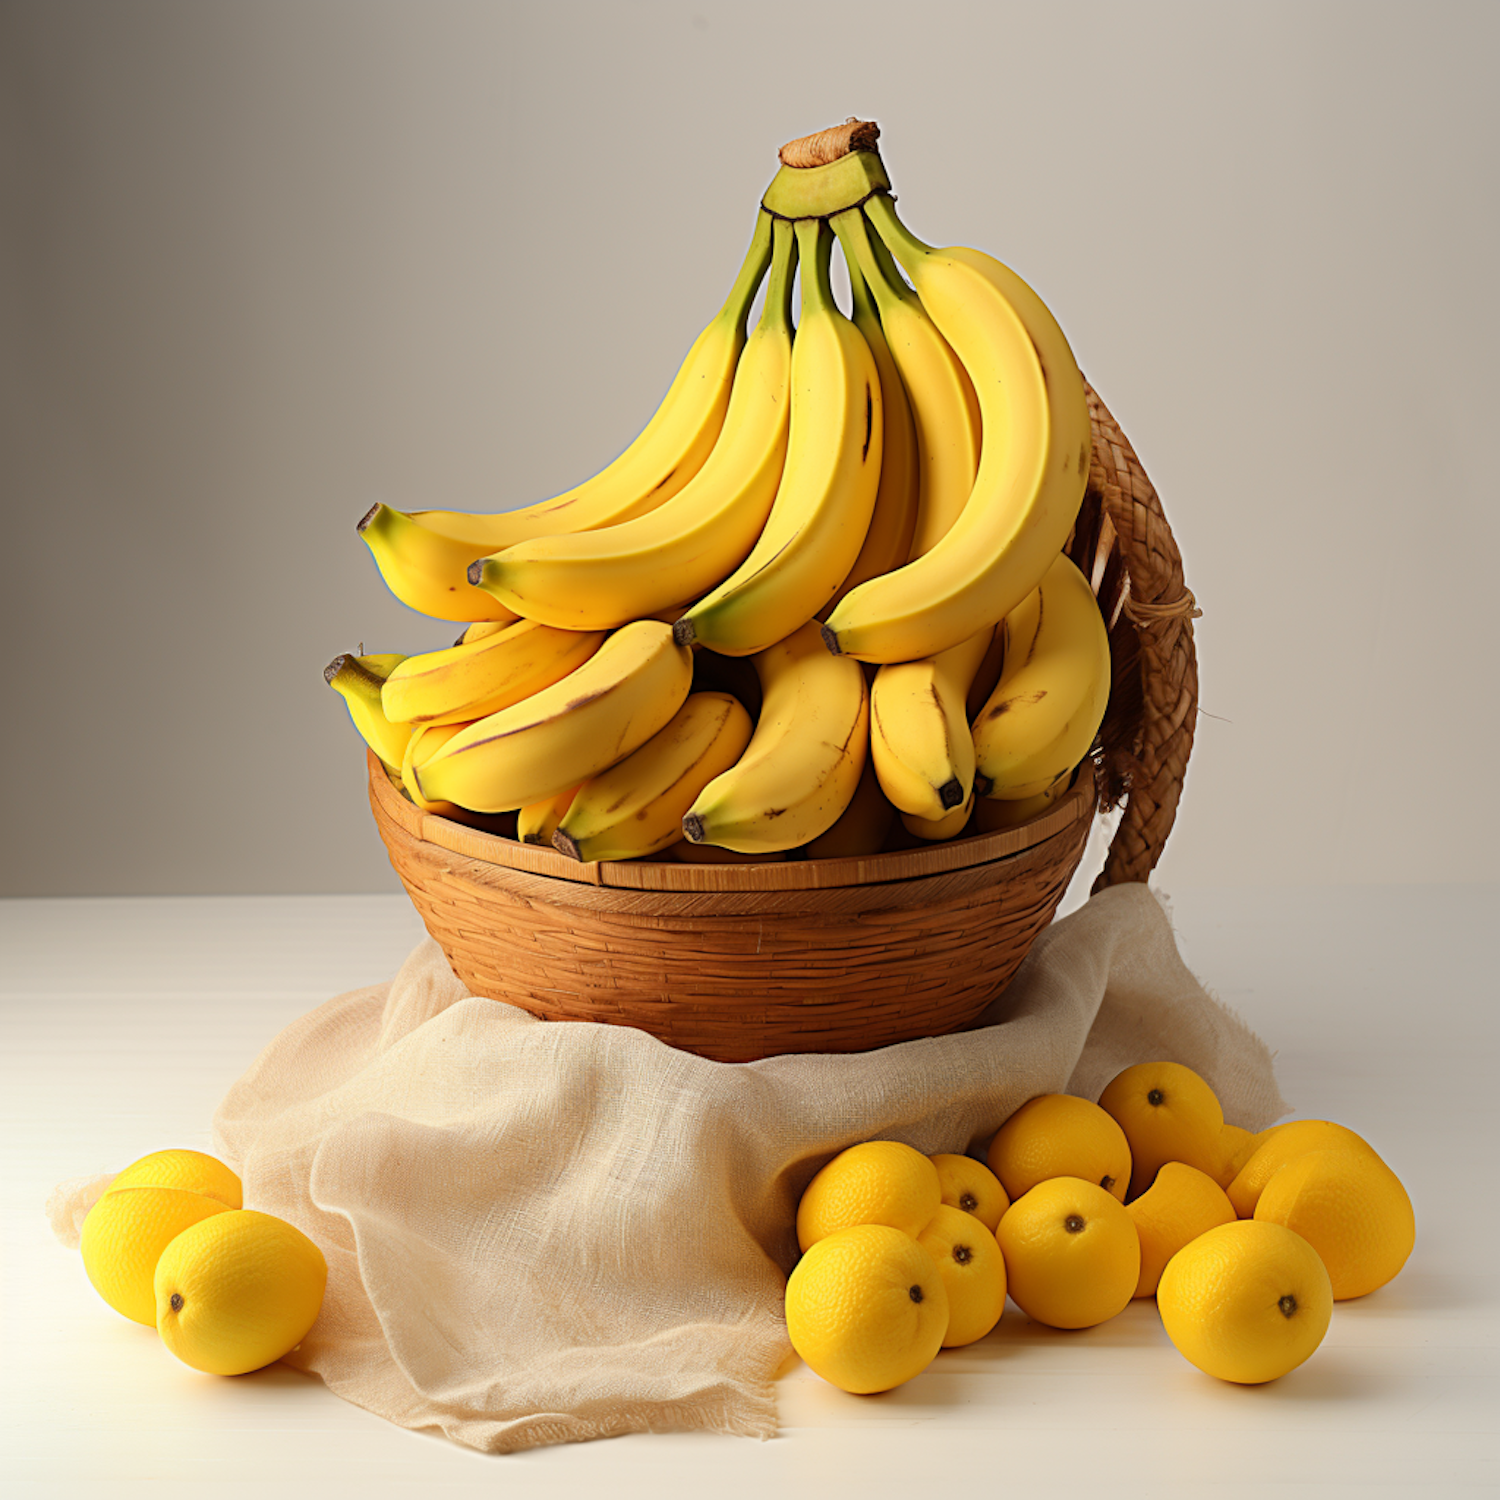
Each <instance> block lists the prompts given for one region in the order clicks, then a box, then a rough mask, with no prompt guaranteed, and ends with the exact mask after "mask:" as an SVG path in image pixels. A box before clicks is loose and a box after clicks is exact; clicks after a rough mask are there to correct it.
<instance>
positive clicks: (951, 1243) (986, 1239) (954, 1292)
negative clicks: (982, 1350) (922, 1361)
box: [917, 1203, 1005, 1349]
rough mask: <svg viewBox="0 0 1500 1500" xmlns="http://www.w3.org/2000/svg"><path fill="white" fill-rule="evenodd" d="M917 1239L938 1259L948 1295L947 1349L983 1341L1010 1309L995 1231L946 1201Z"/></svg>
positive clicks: (944, 1340) (945, 1336) (945, 1340)
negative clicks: (1007, 1305) (1002, 1315)
mask: <svg viewBox="0 0 1500 1500" xmlns="http://www.w3.org/2000/svg"><path fill="white" fill-rule="evenodd" d="M917 1243H918V1244H919V1245H920V1246H921V1247H922V1248H923V1249H924V1250H925V1251H926V1252H927V1253H928V1254H929V1255H930V1256H931V1257H932V1258H933V1260H934V1261H935V1262H936V1263H937V1268H938V1275H940V1276H941V1277H942V1278H943V1288H944V1290H945V1291H946V1292H947V1293H948V1332H947V1333H946V1334H945V1335H944V1336H943V1348H945V1349H958V1348H961V1347H962V1346H963V1345H964V1344H972V1343H975V1342H976V1341H977V1340H979V1339H982V1338H983V1337H984V1336H985V1334H987V1333H988V1332H989V1331H990V1329H992V1328H993V1327H994V1326H995V1324H996V1323H998V1322H999V1321H1000V1314H1001V1313H1003V1312H1004V1311H1005V1260H1004V1257H1002V1256H1001V1254H1000V1246H999V1245H998V1244H997V1243H996V1240H995V1235H994V1231H993V1230H989V1229H986V1228H985V1227H984V1225H983V1224H982V1223H981V1222H980V1220H979V1219H978V1218H976V1217H975V1216H974V1215H973V1214H971V1213H965V1212H964V1210H963V1209H961V1208H953V1207H952V1206H951V1205H949V1204H947V1203H945V1204H943V1206H942V1207H941V1208H940V1209H938V1211H937V1214H936V1216H935V1217H934V1218H933V1221H932V1223H930V1224H929V1225H928V1226H927V1228H926V1229H924V1230H923V1231H922V1232H921V1234H919V1235H918V1236H917Z"/></svg>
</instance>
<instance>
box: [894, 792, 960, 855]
mask: <svg viewBox="0 0 1500 1500" xmlns="http://www.w3.org/2000/svg"><path fill="white" fill-rule="evenodd" d="M974 801H975V798H974V793H973V792H972V791H971V792H970V793H969V795H968V798H967V799H966V800H965V801H964V802H962V803H960V804H959V806H957V807H955V808H953V809H952V810H951V811H949V812H945V813H944V814H943V815H942V817H940V818H920V817H918V816H917V815H916V814H915V813H909V812H904V813H902V814H901V822H902V824H903V826H904V827H905V829H906V831H907V832H908V833H910V834H914V835H915V836H916V837H917V838H919V839H926V840H927V842H928V843H930V844H936V843H941V842H942V841H943V840H945V839H956V838H957V837H958V836H959V834H961V833H962V832H963V831H964V830H965V829H966V828H967V827H968V826H969V819H970V818H971V817H973V815H974Z"/></svg>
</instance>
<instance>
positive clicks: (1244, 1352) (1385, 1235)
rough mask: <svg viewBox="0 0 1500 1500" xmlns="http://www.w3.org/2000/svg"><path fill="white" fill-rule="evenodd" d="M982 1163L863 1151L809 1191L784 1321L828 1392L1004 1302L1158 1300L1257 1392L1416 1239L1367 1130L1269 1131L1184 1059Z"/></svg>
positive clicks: (1019, 1125) (1038, 1108)
mask: <svg viewBox="0 0 1500 1500" xmlns="http://www.w3.org/2000/svg"><path fill="white" fill-rule="evenodd" d="M987 1163H988V1164H987V1165H986V1164H985V1163H982V1162H980V1161H978V1160H977V1159H975V1158H973V1157H969V1156H953V1155H940V1156H932V1157H926V1156H923V1155H921V1154H920V1153H919V1152H917V1151H915V1150H913V1149H912V1147H910V1146H906V1145H902V1144H901V1143H899V1142H896V1141H867V1142H863V1143H861V1144H860V1145H857V1146H851V1147H849V1148H848V1150H846V1151H843V1152H841V1153H840V1154H839V1155H838V1156H836V1157H834V1158H833V1160H832V1161H830V1162H829V1163H828V1164H827V1165H826V1166H824V1167H823V1169H822V1170H821V1171H820V1172H819V1173H818V1174H817V1176H815V1177H814V1178H813V1179H812V1181H811V1182H810V1183H809V1184H808V1186H807V1189H806V1191H805V1192H804V1193H803V1195H802V1199H801V1202H800V1203H799V1204H798V1207H797V1243H798V1245H799V1247H800V1248H801V1250H802V1252H803V1253H802V1257H801V1259H800V1260H799V1261H798V1262H797V1264H796V1266H795V1267H794V1268H793V1270H792V1274H791V1276H790V1277H789V1278H788V1280H787V1287H786V1321H787V1332H788V1334H789V1336H790V1338H791V1341H792V1347H793V1348H794V1349H796V1351H797V1353H798V1354H799V1355H801V1356H802V1358H803V1360H805V1361H806V1363H807V1364H808V1365H809V1366H810V1367H811V1368H812V1369H813V1370H814V1371H816V1372H817V1373H818V1374H819V1375H821V1376H822V1377H823V1378H824V1379H825V1380H828V1381H831V1382H832V1383H833V1384H834V1385H837V1386H839V1387H841V1388H842V1389H843V1390H846V1391H852V1392H856V1393H859V1394H867V1393H871V1392H875V1391H886V1390H890V1389H892V1388H893V1387H894V1386H897V1385H900V1384H901V1383H902V1382H904V1381H906V1380H909V1379H911V1378H912V1377H913V1376H914V1375H917V1374H920V1373H921V1371H922V1370H924V1369H926V1367H927V1366H928V1365H929V1364H930V1363H931V1362H932V1360H933V1359H934V1358H935V1357H936V1356H937V1353H938V1351H939V1349H949V1348H955V1347H958V1346H960V1345H964V1344H971V1343H974V1342H975V1341H977V1340H978V1339H981V1338H983V1337H984V1336H985V1335H986V1334H988V1333H989V1332H990V1331H991V1330H992V1329H993V1328H994V1327H995V1325H996V1324H997V1323H998V1322H999V1321H1000V1318H1001V1315H1002V1313H1003V1312H1004V1308H1005V1301H1006V1297H1007V1295H1009V1297H1010V1299H1011V1301H1013V1302H1014V1303H1015V1304H1016V1306H1017V1307H1019V1308H1020V1309H1021V1311H1022V1312H1023V1313H1024V1314H1025V1315H1026V1316H1027V1317H1028V1318H1031V1319H1032V1320H1033V1321H1034V1322H1037V1323H1043V1324H1046V1325H1048V1326H1050V1327H1053V1328H1091V1327H1094V1326H1095V1325H1097V1324H1099V1323H1103V1322H1105V1321H1106V1320H1108V1319H1109V1318H1112V1317H1115V1316H1116V1315H1117V1314H1118V1313H1120V1312H1123V1311H1124V1309H1125V1308H1126V1307H1127V1306H1128V1305H1129V1304H1130V1302H1131V1301H1132V1300H1134V1299H1135V1298H1137V1297H1153V1296H1154V1297H1155V1299H1156V1305H1157V1309H1158V1311H1159V1312H1160V1313H1161V1319H1162V1324H1163V1326H1164V1327H1165V1329H1166V1332H1167V1335H1168V1337H1169V1338H1170V1339H1171V1341H1172V1343H1173V1344H1175V1345H1176V1347H1177V1349H1178V1350H1179V1351H1180V1352H1181V1353H1182V1354H1183V1355H1184V1356H1185V1357H1186V1358H1187V1359H1189V1360H1190V1361H1191V1362H1192V1363H1193V1364H1195V1365H1197V1366H1198V1367H1199V1368H1200V1369H1202V1370H1205V1371H1207V1372H1208V1373H1209V1374H1210V1375H1216V1376H1218V1377H1220V1378H1221V1379H1223V1380H1229V1381H1235V1382H1238V1383H1240V1384H1247V1385H1248V1384H1259V1383H1261V1382H1264V1381H1267V1380H1274V1379H1276V1378H1277V1377H1278V1376H1281V1375H1284V1374H1286V1373H1287V1372H1288V1371H1290V1370H1292V1369H1295V1368H1296V1367H1297V1366H1298V1365H1300V1364H1301V1363H1302V1362H1303V1361H1304V1360H1305V1359H1307V1358H1308V1356H1309V1355H1311V1354H1312V1353H1313V1351H1314V1350H1316V1349H1317V1347H1318V1345H1319V1344H1320V1343H1321V1342H1322V1340H1323V1336H1324V1334H1325V1333H1326V1332H1327V1331H1328V1326H1329V1322H1330V1320H1331V1318H1332V1314H1333V1304H1334V1302H1336V1301H1340V1300H1343V1299H1345V1298H1349V1297H1362V1296H1364V1295H1365V1294H1366V1293H1368V1292H1373V1291H1374V1290H1376V1288H1378V1287H1381V1286H1384V1285H1385V1284H1386V1282H1388V1281H1389V1280H1390V1279H1391V1278H1392V1277H1393V1276H1395V1275H1396V1273H1397V1272H1398V1271H1400V1269H1401V1268H1402V1266H1403V1265H1404V1264H1405V1263H1406V1259H1407V1257H1408V1256H1409V1255H1410V1254H1411V1250H1412V1246H1413V1244H1414V1243H1415V1239H1416V1221H1415V1217H1414V1215H1413V1212H1412V1206H1411V1200H1410V1198H1408V1196H1407V1194H1406V1190H1405V1188H1403V1187H1402V1185H1401V1182H1400V1180H1399V1179H1398V1178H1397V1177H1396V1174H1395V1173H1394V1172H1392V1171H1391V1169H1390V1168H1389V1167H1388V1166H1387V1165H1386V1164H1385V1162H1383V1161H1382V1160H1381V1158H1380V1157H1379V1156H1378V1155H1377V1154H1376V1152H1375V1151H1374V1149H1373V1148H1372V1147H1371V1146H1370V1145H1369V1144H1368V1143H1367V1142H1365V1141H1364V1140H1362V1139H1361V1138H1360V1137H1359V1136H1357V1135H1356V1134H1355V1133H1354V1132H1353V1131H1352V1130H1347V1129H1345V1128H1344V1127H1343V1126H1341V1125H1335V1124H1332V1123H1331V1122H1329V1121H1326V1120H1297V1121H1292V1122H1291V1123H1289V1124H1285V1125H1273V1126H1272V1127H1271V1128H1270V1129H1269V1130H1265V1131H1262V1132H1261V1133H1260V1134H1259V1135H1252V1134H1251V1133H1250V1132H1249V1131H1247V1130H1242V1129H1240V1128H1239V1127H1237V1126H1234V1125H1228V1124H1226V1123H1225V1121H1224V1115H1223V1111H1222V1110H1221V1108H1220V1106H1219V1101H1218V1099H1217V1098H1216V1097H1215V1095H1214V1093H1213V1090H1212V1089H1211V1088H1210V1087H1209V1086H1208V1084H1207V1083H1205V1082H1204V1080H1203V1079H1202V1078H1200V1077H1199V1076H1198V1075H1197V1074H1196V1073H1194V1072H1193V1071H1192V1070H1191V1069H1190V1068H1186V1067H1183V1066H1182V1065H1181V1064H1179V1063H1169V1062H1158V1063H1141V1064H1138V1065H1137V1066H1135V1067H1131V1068H1127V1069H1125V1071H1124V1072H1123V1073H1121V1074H1120V1075H1119V1076H1118V1077H1117V1078H1115V1079H1114V1081H1113V1082H1112V1083H1111V1084H1110V1085H1109V1087H1108V1088H1106V1089H1105V1090H1104V1092H1103V1094H1101V1095H1100V1097H1099V1102H1098V1103H1097V1104H1094V1103H1090V1102H1089V1101H1088V1100H1087V1099H1082V1098H1078V1097H1076V1096H1074V1095H1071V1094H1044V1095H1041V1096H1039V1097H1037V1098H1035V1099H1031V1100H1029V1101H1028V1102H1027V1103H1026V1104H1023V1105H1022V1106H1021V1108H1020V1109H1018V1110H1017V1111H1016V1112H1015V1113H1014V1114H1013V1115H1012V1116H1011V1117H1010V1118H1009V1119H1008V1120H1006V1121H1005V1123H1004V1124H1003V1125H1001V1127H1000V1128H999V1130H998V1131H997V1132H996V1133H995V1136H994V1138H993V1139H992V1140H991V1141H990V1144H989V1148H988V1153H987Z"/></svg>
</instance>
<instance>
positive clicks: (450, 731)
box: [401, 721, 468, 816]
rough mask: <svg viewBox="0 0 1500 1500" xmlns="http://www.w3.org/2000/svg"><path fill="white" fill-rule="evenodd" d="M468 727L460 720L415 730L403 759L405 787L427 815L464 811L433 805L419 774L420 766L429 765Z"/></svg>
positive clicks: (442, 805)
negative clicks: (419, 779) (419, 781)
mask: <svg viewBox="0 0 1500 1500" xmlns="http://www.w3.org/2000/svg"><path fill="white" fill-rule="evenodd" d="M467 727H468V724H467V723H466V722H464V721H459V722H457V723H453V724H425V725H417V726H415V727H414V728H413V729H412V732H411V737H410V738H409V739H408V740H407V742H406V753H405V754H404V755H403V756H402V757H401V785H402V786H403V787H405V788H406V795H407V796H408V797H410V798H411V800H412V801H413V802H415V803H416V804H417V806H418V807H420V808H421V809H422V811H423V812H430V813H437V814H438V815H439V816H448V815H450V814H454V813H459V812H462V810H463V809H462V808H459V807H457V806H455V805H454V804H453V803H452V802H433V801H430V800H429V799H428V798H426V797H424V796H423V795H422V789H421V787H419V786H418V785H417V778H416V774H415V772H416V768H417V767H418V766H420V765H425V764H426V763H427V761H428V760H430V759H431V758H432V756H433V755H435V754H436V753H437V752H438V751H439V750H440V749H442V747H443V746H444V745H446V744H447V743H448V741H449V740H451V739H452V738H453V736H454V735H455V734H457V733H458V732H459V730H460V729H466V728H467Z"/></svg>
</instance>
